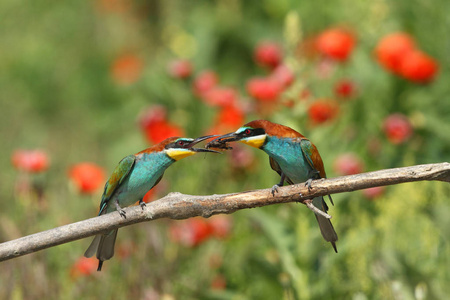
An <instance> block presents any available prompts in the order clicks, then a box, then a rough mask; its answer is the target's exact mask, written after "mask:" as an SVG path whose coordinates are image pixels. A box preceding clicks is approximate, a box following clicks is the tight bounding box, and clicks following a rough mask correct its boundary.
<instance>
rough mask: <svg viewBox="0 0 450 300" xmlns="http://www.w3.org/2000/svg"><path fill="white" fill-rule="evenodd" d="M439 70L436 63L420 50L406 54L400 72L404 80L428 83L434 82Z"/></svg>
mask: <svg viewBox="0 0 450 300" xmlns="http://www.w3.org/2000/svg"><path fill="white" fill-rule="evenodd" d="M437 70H438V65H437V63H436V61H435V60H434V59H433V58H432V57H430V56H428V55H427V54H425V53H423V52H422V51H419V50H414V51H410V52H408V53H407V54H405V55H404V56H403V58H402V59H401V62H400V66H399V72H400V74H401V75H402V76H403V77H404V78H406V79H408V80H411V81H413V82H417V83H426V82H429V81H431V80H433V78H434V77H435V75H436V72H437Z"/></svg>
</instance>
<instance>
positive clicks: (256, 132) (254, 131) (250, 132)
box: [241, 128, 266, 136]
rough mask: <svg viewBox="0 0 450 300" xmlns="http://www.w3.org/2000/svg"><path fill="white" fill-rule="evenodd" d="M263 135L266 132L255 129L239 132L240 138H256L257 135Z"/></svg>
mask: <svg viewBox="0 0 450 300" xmlns="http://www.w3.org/2000/svg"><path fill="white" fill-rule="evenodd" d="M265 133H266V132H265V131H264V129H262V128H255V129H250V128H247V129H245V130H244V131H242V132H241V135H242V136H257V135H262V134H265Z"/></svg>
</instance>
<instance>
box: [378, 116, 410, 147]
mask: <svg viewBox="0 0 450 300" xmlns="http://www.w3.org/2000/svg"><path fill="white" fill-rule="evenodd" d="M383 130H384V133H385V134H386V136H387V138H388V140H389V141H390V142H391V143H392V144H401V143H404V142H406V141H407V140H408V139H409V138H410V137H411V136H412V134H413V128H412V126H411V123H410V122H409V120H408V118H407V117H406V116H404V115H402V114H399V113H397V114H392V115H390V116H388V117H387V118H386V119H385V120H384V122H383Z"/></svg>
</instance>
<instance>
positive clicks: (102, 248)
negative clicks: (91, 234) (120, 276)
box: [84, 229, 118, 271]
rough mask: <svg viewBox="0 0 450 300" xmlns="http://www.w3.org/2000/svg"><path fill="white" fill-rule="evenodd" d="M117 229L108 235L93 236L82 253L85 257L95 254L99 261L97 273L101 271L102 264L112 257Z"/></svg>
mask: <svg viewBox="0 0 450 300" xmlns="http://www.w3.org/2000/svg"><path fill="white" fill-rule="evenodd" d="M117 231H118V229H114V230H112V231H111V232H109V233H108V234H99V235H97V236H95V238H94V240H93V241H92V243H91V245H90V246H89V248H87V250H86V252H84V256H85V257H91V256H93V255H94V254H95V253H97V259H98V260H99V264H98V269H97V271H101V269H102V265H103V262H104V261H105V260H108V259H110V258H111V257H113V256H114V245H115V243H116V237H117Z"/></svg>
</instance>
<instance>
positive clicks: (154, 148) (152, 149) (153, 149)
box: [136, 136, 180, 155]
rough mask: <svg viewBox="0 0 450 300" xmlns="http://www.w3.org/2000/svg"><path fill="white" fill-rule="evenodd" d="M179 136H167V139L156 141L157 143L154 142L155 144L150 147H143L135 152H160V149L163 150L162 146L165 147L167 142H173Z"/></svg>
mask: <svg viewBox="0 0 450 300" xmlns="http://www.w3.org/2000/svg"><path fill="white" fill-rule="evenodd" d="M179 138H180V137H178V136H173V137H170V138H167V139H165V140H164V141H162V142H160V143H158V144H156V145H153V146H151V147H150V148H147V149H144V150H142V151H140V152H138V153H136V155H138V154H141V153H147V154H149V153H153V152H160V151H163V150H164V147H165V146H166V145H167V144H170V143H173V142H175V141H176V140H177V139H179Z"/></svg>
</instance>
